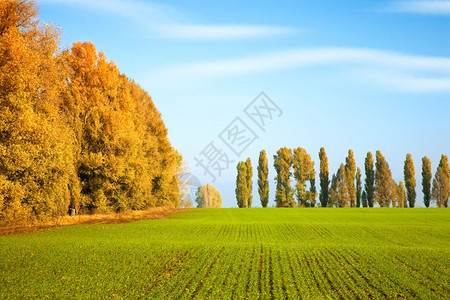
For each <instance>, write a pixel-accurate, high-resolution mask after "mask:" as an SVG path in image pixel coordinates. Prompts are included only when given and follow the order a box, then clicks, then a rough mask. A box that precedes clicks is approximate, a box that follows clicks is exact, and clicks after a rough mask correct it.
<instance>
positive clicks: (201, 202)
mask: <svg viewBox="0 0 450 300" xmlns="http://www.w3.org/2000/svg"><path fill="white" fill-rule="evenodd" d="M195 196H196V197H195V202H197V207H198V208H202V207H215V208H220V207H222V196H221V195H220V193H219V191H218V190H217V189H216V188H215V187H214V186H212V185H210V184H205V185H202V186H200V187H199V188H198V190H197V193H196V195H195Z"/></svg>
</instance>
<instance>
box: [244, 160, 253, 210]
mask: <svg viewBox="0 0 450 300" xmlns="http://www.w3.org/2000/svg"><path fill="white" fill-rule="evenodd" d="M245 165H246V167H247V176H246V181H247V192H248V195H247V207H252V201H253V195H252V190H253V167H252V161H251V159H250V157H249V158H247V160H246V161H245Z"/></svg>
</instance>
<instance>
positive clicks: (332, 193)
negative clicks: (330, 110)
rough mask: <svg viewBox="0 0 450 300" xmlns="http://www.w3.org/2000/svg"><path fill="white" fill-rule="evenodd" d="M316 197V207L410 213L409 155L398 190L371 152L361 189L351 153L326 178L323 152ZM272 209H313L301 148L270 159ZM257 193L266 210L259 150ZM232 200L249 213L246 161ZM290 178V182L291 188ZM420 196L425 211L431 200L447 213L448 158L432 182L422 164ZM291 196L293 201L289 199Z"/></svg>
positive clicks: (311, 180) (310, 177)
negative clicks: (403, 209) (377, 208)
mask: <svg viewBox="0 0 450 300" xmlns="http://www.w3.org/2000/svg"><path fill="white" fill-rule="evenodd" d="M319 159H320V173H319V179H320V193H319V201H320V206H322V207H361V206H362V207H373V206H374V205H375V204H378V205H379V206H380V207H390V206H392V207H414V206H415V203H416V180H415V169H414V162H413V159H412V155H411V154H409V153H408V154H407V155H406V159H405V163H404V182H405V183H403V181H400V182H399V183H398V184H397V183H396V182H395V181H394V179H393V178H392V173H391V170H390V168H389V164H388V162H387V161H386V159H385V157H384V156H383V154H382V153H381V152H380V151H376V154H375V159H376V161H374V158H373V155H372V153H371V152H368V153H367V155H366V158H365V163H364V169H365V182H364V188H363V186H362V184H363V182H362V181H361V170H360V168H359V167H356V162H355V158H354V153H353V150H351V149H350V150H349V151H348V156H347V157H346V158H345V164H344V163H342V164H341V165H340V166H339V169H338V170H337V171H336V173H335V174H333V175H332V176H331V181H330V173H329V170H328V158H327V155H326V152H325V149H324V148H323V147H322V148H320V151H319ZM274 167H275V171H276V173H277V175H276V177H275V181H276V192H275V202H276V206H277V207H295V206H300V207H314V206H315V205H316V198H317V192H316V187H315V171H314V161H312V160H311V156H310V155H309V154H308V153H307V152H306V150H305V149H303V148H300V147H298V148H295V149H293V150H292V149H289V148H287V147H283V148H280V149H279V150H278V151H277V153H276V155H274ZM257 169H258V193H259V195H260V199H261V205H262V206H263V207H267V204H268V199H269V182H268V164H267V156H266V152H265V151H264V150H262V151H261V152H260V155H259V165H258V168H257ZM237 171H238V174H237V179H236V198H237V201H238V206H239V207H251V199H252V192H251V187H252V179H251V178H252V175H253V174H252V171H251V161H250V159H247V161H246V162H240V163H238V166H237ZM291 177H293V178H294V180H295V185H294V187H292V186H291V181H292V179H291ZM422 192H423V199H424V200H423V201H424V205H425V206H426V207H429V206H430V202H431V200H434V201H435V203H436V205H437V206H438V207H447V206H448V199H449V197H450V170H449V162H448V157H447V156H446V155H442V156H441V159H440V162H439V165H438V167H437V169H436V173H435V176H434V179H433V181H432V170H431V161H430V159H429V158H428V157H426V156H425V157H423V158H422ZM294 196H295V199H294Z"/></svg>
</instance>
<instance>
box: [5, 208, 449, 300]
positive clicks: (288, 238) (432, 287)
mask: <svg viewBox="0 0 450 300" xmlns="http://www.w3.org/2000/svg"><path fill="white" fill-rule="evenodd" d="M449 217H450V210H447V209H393V208H389V209H318V208H316V209H275V208H267V209H261V208H259V209H258V208H256V209H192V210H187V211H183V212H179V213H176V214H174V215H172V216H171V217H170V218H169V219H161V220H144V221H138V222H133V223H127V224H96V225H86V224H85V225H75V226H66V227H58V228H54V229H50V230H44V231H41V232H33V233H25V234H20V235H9V236H3V237H0V298H1V299H8V298H20V299H27V298H58V299H60V298H73V299H80V298H102V299H104V298H148V299H189V298H200V299H201V298H211V299H218V298H222V299H223V298H225V299H226V298H249V299H254V298H265V299H272V298H292V299H298V298H311V299H320V298H349V299H354V298H361V299H366V298H373V299H380V298H395V297H398V298H407V299H449V295H450V284H449V283H450V226H449V225H450V218H449Z"/></svg>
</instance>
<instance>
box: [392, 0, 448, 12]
mask: <svg viewBox="0 0 450 300" xmlns="http://www.w3.org/2000/svg"><path fill="white" fill-rule="evenodd" d="M387 11H391V12H401V13H415V14H430V15H450V1H438V0H436V1H433V0H431V1H419V0H413V1H397V2H393V3H391V4H390V5H389V6H388V7H387Z"/></svg>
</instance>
